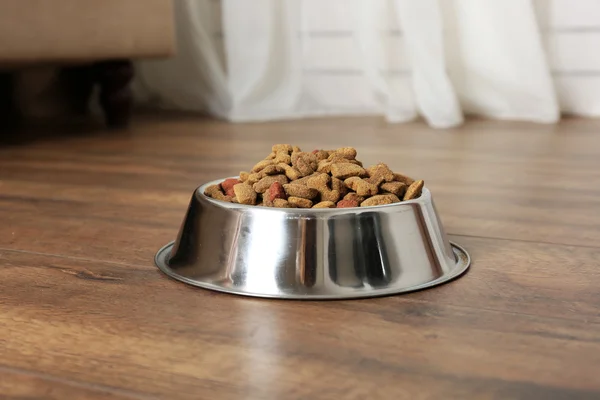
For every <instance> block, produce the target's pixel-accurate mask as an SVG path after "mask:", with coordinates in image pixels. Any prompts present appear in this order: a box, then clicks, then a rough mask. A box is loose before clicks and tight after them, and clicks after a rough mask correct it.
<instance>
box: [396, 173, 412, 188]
mask: <svg viewBox="0 0 600 400" xmlns="http://www.w3.org/2000/svg"><path fill="white" fill-rule="evenodd" d="M394 180H395V181H396V182H402V183H405V184H406V186H410V185H412V184H413V182H414V181H415V180H414V179H413V178H411V177H409V176H406V175H402V174H398V173H394Z"/></svg>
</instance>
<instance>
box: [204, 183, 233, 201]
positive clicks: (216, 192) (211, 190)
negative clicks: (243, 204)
mask: <svg viewBox="0 0 600 400" xmlns="http://www.w3.org/2000/svg"><path fill="white" fill-rule="evenodd" d="M204 195H205V196H208V197H211V198H213V199H216V200H221V201H226V202H228V203H231V200H232V199H231V197H230V196H225V194H223V192H222V191H221V185H210V186H209V187H207V188H206V189H205V190H204Z"/></svg>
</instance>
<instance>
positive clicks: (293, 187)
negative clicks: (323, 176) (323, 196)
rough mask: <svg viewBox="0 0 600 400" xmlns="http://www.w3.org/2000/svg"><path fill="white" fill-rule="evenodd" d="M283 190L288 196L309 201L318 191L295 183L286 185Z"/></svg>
mask: <svg viewBox="0 0 600 400" xmlns="http://www.w3.org/2000/svg"><path fill="white" fill-rule="evenodd" d="M283 189H284V190H285V193H287V195H288V196H294V197H301V198H303V199H309V200H312V199H314V198H315V197H317V196H318V194H319V191H318V190H316V189H311V188H309V187H307V186H304V185H298V184H296V183H288V184H287V185H283Z"/></svg>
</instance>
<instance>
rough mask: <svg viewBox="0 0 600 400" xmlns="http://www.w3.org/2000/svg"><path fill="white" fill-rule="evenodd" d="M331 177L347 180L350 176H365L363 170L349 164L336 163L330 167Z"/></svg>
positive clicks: (365, 172)
mask: <svg viewBox="0 0 600 400" xmlns="http://www.w3.org/2000/svg"><path fill="white" fill-rule="evenodd" d="M331 176H333V177H334V178H338V179H348V178H350V177H352V176H358V177H363V176H367V171H365V170H364V168H362V167H360V166H358V165H356V164H351V163H337V164H333V165H332V166H331Z"/></svg>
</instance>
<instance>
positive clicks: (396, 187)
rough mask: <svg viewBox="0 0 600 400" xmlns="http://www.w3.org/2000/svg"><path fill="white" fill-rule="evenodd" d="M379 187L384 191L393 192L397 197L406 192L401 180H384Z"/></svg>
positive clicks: (402, 195)
mask: <svg viewBox="0 0 600 400" xmlns="http://www.w3.org/2000/svg"><path fill="white" fill-rule="evenodd" d="M380 188H381V190H383V191H385V192H388V193H392V194H395V195H396V196H398V197H399V198H403V197H404V193H405V192H406V185H405V184H404V183H402V182H386V183H384V184H382V185H381V186H380Z"/></svg>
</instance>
